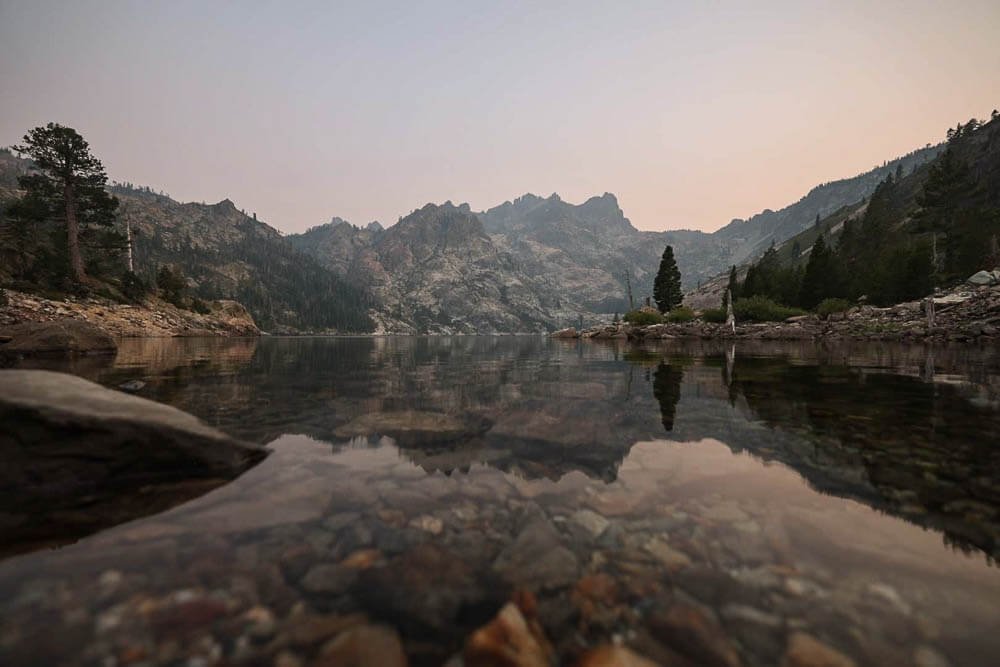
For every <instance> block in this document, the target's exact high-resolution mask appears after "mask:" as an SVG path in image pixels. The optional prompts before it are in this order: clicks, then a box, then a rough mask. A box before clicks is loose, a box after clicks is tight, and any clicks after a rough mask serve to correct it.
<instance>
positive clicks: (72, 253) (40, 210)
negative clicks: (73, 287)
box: [12, 123, 123, 284]
mask: <svg viewBox="0 0 1000 667" xmlns="http://www.w3.org/2000/svg"><path fill="white" fill-rule="evenodd" d="M23 141H24V143H23V144H22V145H20V146H14V150H16V151H17V152H18V153H21V154H23V155H27V156H28V157H30V158H31V159H32V160H33V161H34V163H35V167H36V169H37V171H34V172H32V173H30V174H27V175H25V176H21V177H20V178H19V179H18V183H19V185H20V187H21V188H22V189H23V190H24V191H25V194H24V196H23V197H22V198H21V200H20V201H19V202H17V203H16V204H15V205H14V207H13V211H12V215H13V216H14V217H18V218H20V219H22V220H30V221H34V222H37V223H45V222H46V221H48V220H58V221H60V222H61V223H63V225H64V226H65V248H66V253H67V260H68V264H69V267H68V268H69V277H70V278H71V279H72V280H73V281H74V282H76V283H77V284H82V283H86V282H87V270H86V265H85V263H84V255H83V252H82V251H81V245H82V244H84V243H89V244H90V245H92V246H94V247H97V248H100V249H108V250H112V249H116V248H117V249H119V250H120V249H121V247H122V246H123V244H122V243H121V240H120V239H118V238H117V237H118V236H120V234H117V233H116V232H114V230H113V228H112V226H113V224H114V220H115V213H116V211H117V209H118V199H117V198H115V197H113V196H112V195H109V194H108V193H107V191H106V190H105V189H104V188H105V186H106V184H107V181H108V177H107V174H105V172H104V166H103V165H102V164H101V161H100V160H98V159H97V158H96V157H94V156H93V155H92V154H91V152H90V146H89V145H88V144H87V142H86V141H85V140H84V138H83V137H81V136H80V135H79V133H77V131H76V130H74V129H73V128H71V127H64V126H62V125H59V124H57V123H49V124H48V125H46V126H45V127H36V128H35V129H33V130H31V131H30V132H28V134H26V135H24V139H23ZM101 228H103V233H101Z"/></svg>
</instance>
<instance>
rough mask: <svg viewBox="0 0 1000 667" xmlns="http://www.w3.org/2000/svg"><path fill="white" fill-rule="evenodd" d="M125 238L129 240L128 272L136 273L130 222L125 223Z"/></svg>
mask: <svg viewBox="0 0 1000 667" xmlns="http://www.w3.org/2000/svg"><path fill="white" fill-rule="evenodd" d="M125 238H126V239H128V271H129V273H135V267H134V266H133V265H132V223H131V222H129V221H128V220H126V221H125Z"/></svg>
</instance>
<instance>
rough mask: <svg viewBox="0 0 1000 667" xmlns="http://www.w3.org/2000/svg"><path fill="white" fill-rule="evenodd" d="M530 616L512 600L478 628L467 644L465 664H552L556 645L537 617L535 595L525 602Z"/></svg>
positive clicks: (511, 666)
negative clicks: (552, 643) (552, 642)
mask: <svg viewBox="0 0 1000 667" xmlns="http://www.w3.org/2000/svg"><path fill="white" fill-rule="evenodd" d="M521 606H522V607H525V608H526V610H527V612H528V614H527V615H528V618H525V614H524V613H522V609H521V608H520V607H519V606H518V605H517V604H515V603H514V602H508V603H507V604H506V605H504V607H503V608H502V609H501V610H500V612H499V613H498V614H497V615H496V617H495V618H494V619H493V620H492V621H490V622H489V623H488V624H487V625H484V626H483V627H481V628H479V629H478V630H476V631H475V632H474V633H472V635H471V636H470V637H469V639H468V640H467V641H466V643H465V650H464V651H463V658H464V659H465V667H550V665H551V664H552V662H553V659H554V657H555V652H554V651H553V649H552V645H551V644H549V642H548V640H547V639H546V638H545V635H544V633H543V632H542V629H541V626H540V625H539V624H538V621H537V620H536V619H535V618H534V613H533V612H534V598H533V597H531V596H530V595H529V596H525V597H524V599H523V600H522V602H521Z"/></svg>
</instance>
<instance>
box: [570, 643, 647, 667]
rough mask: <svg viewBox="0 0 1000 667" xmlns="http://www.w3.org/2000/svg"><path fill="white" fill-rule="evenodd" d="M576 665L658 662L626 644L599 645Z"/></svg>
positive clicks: (634, 666) (633, 666)
mask: <svg viewBox="0 0 1000 667" xmlns="http://www.w3.org/2000/svg"><path fill="white" fill-rule="evenodd" d="M576 667H656V663H655V662H653V661H652V660H647V659H646V658H644V657H642V656H641V655H639V654H637V653H635V652H633V651H631V650H629V649H627V648H625V647H624V646H611V645H609V646H598V647H597V648H595V649H591V650H590V651H587V652H586V653H584V654H583V655H582V656H581V657H580V659H579V661H577V663H576Z"/></svg>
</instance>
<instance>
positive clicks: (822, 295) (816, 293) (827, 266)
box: [799, 234, 838, 310]
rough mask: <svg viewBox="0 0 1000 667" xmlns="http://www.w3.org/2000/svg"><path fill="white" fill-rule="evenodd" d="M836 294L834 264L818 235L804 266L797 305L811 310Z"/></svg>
mask: <svg viewBox="0 0 1000 667" xmlns="http://www.w3.org/2000/svg"><path fill="white" fill-rule="evenodd" d="M837 293H838V290H837V278H836V262H835V259H834V256H833V254H832V253H831V252H830V249H829V248H828V247H827V245H826V241H824V240H823V235H822V234H820V236H819V238H817V239H816V242H815V243H813V247H812V250H811V251H810V252H809V263H808V264H807V265H806V275H805V277H803V279H802V290H801V292H800V293H799V305H801V306H802V307H803V308H808V309H809V310H812V309H813V308H815V307H816V306H818V305H819V304H820V302H821V301H823V299H826V298H829V297H832V296H836V295H837Z"/></svg>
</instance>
